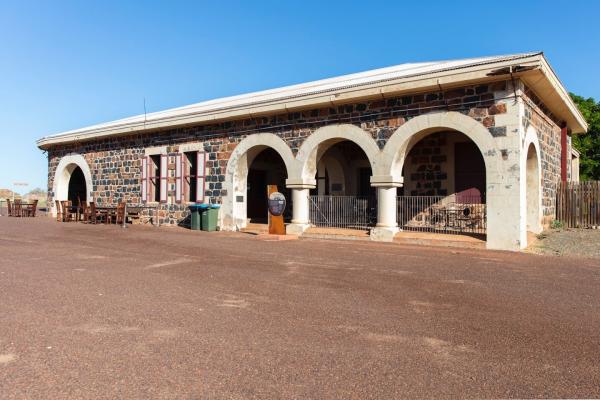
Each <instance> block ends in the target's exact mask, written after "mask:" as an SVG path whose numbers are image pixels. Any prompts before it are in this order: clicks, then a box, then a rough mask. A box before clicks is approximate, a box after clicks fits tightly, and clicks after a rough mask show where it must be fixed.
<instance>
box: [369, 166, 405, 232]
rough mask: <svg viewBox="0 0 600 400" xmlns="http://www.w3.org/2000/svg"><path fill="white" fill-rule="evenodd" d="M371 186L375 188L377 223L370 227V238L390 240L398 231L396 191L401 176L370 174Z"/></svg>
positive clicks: (400, 181) (399, 184)
mask: <svg viewBox="0 0 600 400" xmlns="http://www.w3.org/2000/svg"><path fill="white" fill-rule="evenodd" d="M371 186H373V187H375V188H377V224H376V225H375V228H373V229H371V234H370V236H371V240H374V241H378V242H391V241H393V240H394V236H395V235H396V233H398V232H399V231H400V229H398V222H397V220H396V209H397V204H396V202H397V200H396V193H397V188H398V187H400V186H402V178H401V177H393V176H372V177H371Z"/></svg>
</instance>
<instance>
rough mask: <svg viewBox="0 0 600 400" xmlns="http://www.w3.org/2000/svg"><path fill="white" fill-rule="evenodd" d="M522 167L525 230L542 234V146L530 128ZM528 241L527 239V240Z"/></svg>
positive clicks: (533, 130) (526, 137)
mask: <svg viewBox="0 0 600 400" xmlns="http://www.w3.org/2000/svg"><path fill="white" fill-rule="evenodd" d="M522 154H523V158H522V161H521V163H522V165H523V166H524V169H525V171H524V173H525V178H524V179H522V181H523V183H524V185H525V187H524V188H522V190H523V192H524V193H525V201H524V205H523V206H524V208H525V210H523V212H522V215H524V217H523V220H524V221H523V225H525V227H524V228H525V230H526V231H527V232H532V233H540V232H541V231H542V229H543V227H542V190H541V185H542V175H541V171H542V168H541V159H540V157H539V154H540V145H539V140H538V137H537V133H536V131H535V129H533V128H532V127H529V129H528V130H527V134H526V135H525V144H524V147H523V152H522ZM525 240H526V239H525Z"/></svg>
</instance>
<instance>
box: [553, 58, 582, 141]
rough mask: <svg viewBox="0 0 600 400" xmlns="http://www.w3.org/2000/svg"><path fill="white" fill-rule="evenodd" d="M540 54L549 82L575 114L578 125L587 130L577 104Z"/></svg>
mask: <svg viewBox="0 0 600 400" xmlns="http://www.w3.org/2000/svg"><path fill="white" fill-rule="evenodd" d="M541 56H542V57H541V60H542V63H543V67H544V73H545V74H546V76H547V77H548V79H549V80H550V83H552V85H553V86H554V88H555V89H556V90H557V91H558V92H559V94H560V97H561V98H562V99H563V101H564V102H565V104H566V105H567V107H568V108H569V111H571V114H573V115H574V116H575V119H576V120H577V122H578V123H579V125H581V127H582V128H583V131H587V130H588V123H587V122H586V120H585V117H584V116H583V114H582V113H581V111H579V108H578V107H577V104H575V102H574V101H573V99H572V98H571V96H570V95H569V92H568V91H567V89H566V88H565V86H564V85H563V84H562V82H561V80H560V78H559V77H558V75H557V74H556V72H554V69H553V68H552V66H551V65H550V63H549V62H548V60H547V59H546V56H545V55H544V54H543V53H542V54H541Z"/></svg>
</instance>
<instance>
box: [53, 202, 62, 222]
mask: <svg viewBox="0 0 600 400" xmlns="http://www.w3.org/2000/svg"><path fill="white" fill-rule="evenodd" d="M54 203H55V204H56V221H58V222H62V220H63V214H62V204H61V203H60V201H58V200H54Z"/></svg>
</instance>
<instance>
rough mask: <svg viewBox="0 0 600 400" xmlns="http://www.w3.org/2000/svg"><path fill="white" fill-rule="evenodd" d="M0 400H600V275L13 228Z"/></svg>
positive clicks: (210, 240) (345, 245) (325, 247)
mask: <svg viewBox="0 0 600 400" xmlns="http://www.w3.org/2000/svg"><path fill="white" fill-rule="evenodd" d="M0 254H1V259H0V393H1V396H0V397H2V398H3V399H24V398H27V399H67V398H68V399H76V398H86V399H90V398H102V399H114V398H128V399H148V398H158V399H181V398H184V399H195V398H219V399H221V398H228V399H248V398H269V399H272V398H286V399H287V398H314V399H324V398H356V399H370V398H373V399H374V398H381V399H390V398H424V397H425V398H467V397H468V398H473V397H477V398H491V397H495V398H497V397H503V398H507V397H513V398H514V397H519V398H532V397H544V398H548V397H598V396H600V389H599V387H600V363H599V362H598V360H599V359H600V329H599V328H600V312H598V310H599V309H600V265H599V263H598V260H597V259H596V260H593V259H583V258H570V257H560V258H556V257H546V256H536V255H531V254H517V253H503V252H491V251H484V250H453V249H445V248H430V247H418V246H406V245H398V244H379V243H370V242H361V241H325V240H308V239H300V240H290V241H268V240H264V239H258V238H256V237H255V236H251V235H246V234H241V233H206V232H191V231H186V230H183V229H179V228H158V229H157V228H152V227H144V226H134V227H130V228H128V229H121V228H118V227H116V226H92V225H83V224H76V223H68V224H61V223H56V222H53V221H50V220H48V219H45V218H36V219H15V218H7V217H0Z"/></svg>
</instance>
